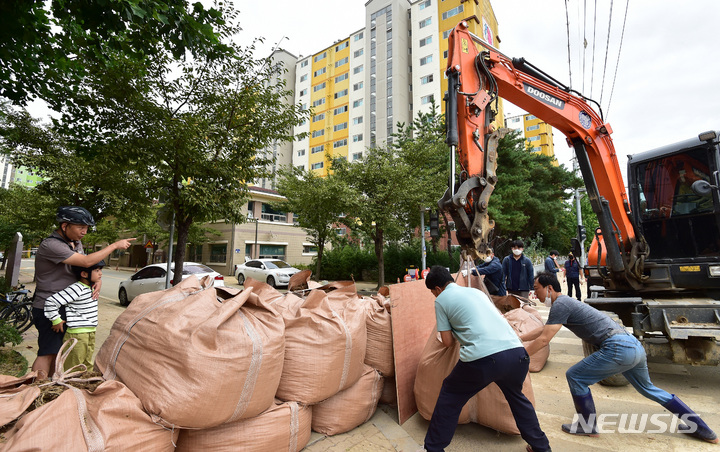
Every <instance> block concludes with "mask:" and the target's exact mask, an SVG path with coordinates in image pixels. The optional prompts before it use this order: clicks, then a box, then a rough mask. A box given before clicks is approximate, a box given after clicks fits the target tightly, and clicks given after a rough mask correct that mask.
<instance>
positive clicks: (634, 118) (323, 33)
mask: <svg viewBox="0 0 720 452" xmlns="http://www.w3.org/2000/svg"><path fill="white" fill-rule="evenodd" d="M435 1H437V0H435ZM203 3H207V4H209V3H211V1H210V0H204V1H203ZM365 3H366V0H342V1H338V0H274V1H273V2H272V4H269V3H264V2H257V1H249V0H236V1H235V8H236V9H237V10H239V13H240V14H239V20H240V25H241V27H242V28H243V31H242V32H241V33H240V36H239V37H238V38H239V42H240V43H242V44H248V43H250V42H252V39H253V38H254V37H260V36H261V37H263V38H265V42H264V44H259V45H258V49H257V52H256V57H262V56H265V55H268V54H269V53H270V52H271V51H272V50H273V49H274V48H275V47H276V46H277V45H278V43H279V46H280V47H282V48H283V49H285V50H287V51H289V52H290V53H292V54H294V55H295V56H297V57H300V56H307V55H311V54H314V53H316V52H318V51H320V50H322V49H323V48H325V47H328V46H329V45H331V44H332V43H333V42H335V41H337V40H340V39H344V38H346V37H347V36H349V35H350V34H351V33H353V32H355V31H357V30H359V29H361V28H363V27H364V26H365ZM596 4H597V12H596V11H595V5H596ZM270 5H271V6H270ZM567 5H568V10H567V15H566V10H565V2H564V1H561V0H545V1H538V0H495V1H494V2H493V9H494V11H495V16H496V18H497V20H498V24H499V25H498V27H499V30H498V35H499V37H500V41H501V43H500V45H499V49H500V50H501V51H502V52H503V53H504V54H506V55H508V56H510V57H524V58H525V59H526V60H528V61H529V62H531V63H532V64H534V65H535V66H536V67H538V68H540V69H542V70H543V71H544V72H546V73H548V74H549V75H551V76H553V77H554V78H555V79H557V80H559V81H560V82H562V83H564V84H566V85H570V86H571V87H572V88H573V89H575V90H577V91H580V92H582V93H584V94H585V95H586V96H588V97H591V98H593V99H595V100H596V101H598V102H600V101H601V105H602V108H603V111H604V113H605V120H606V122H608V123H609V124H610V125H611V127H612V130H613V134H612V138H613V142H614V145H615V150H616V151H617V154H618V159H619V161H620V166H621V170H622V171H623V172H624V171H625V167H626V165H627V158H626V156H627V155H628V154H635V153H638V152H642V151H646V150H650V149H654V148H656V147H660V146H663V145H665V144H671V143H674V142H677V141H682V140H685V139H688V138H692V137H695V136H697V134H698V133H700V132H704V131H707V130H713V129H714V130H718V129H720V115H718V113H716V110H715V108H717V106H720V87H719V86H718V83H717V82H718V81H720V59H719V58H718V57H717V52H716V43H717V42H719V41H720V39H718V37H717V29H718V28H720V26H719V25H720V22H719V21H718V20H719V19H718V18H720V1H718V0H689V1H686V2H682V6H680V5H681V3H680V2H670V1H664V2H660V1H657V0H617V1H616V0H567ZM583 5H586V6H585V8H587V13H586V14H584V13H583V8H584V6H583ZM610 5H612V15H611V14H610V10H611V8H610ZM626 9H627V20H625V12H626ZM273 12H275V13H276V14H271V13H273ZM593 17H596V20H595V21H593ZM568 22H569V26H568ZM609 25H610V26H609ZM623 25H624V27H625V30H624V34H623ZM608 27H609V28H610V30H609V36H610V38H609V39H608ZM568 28H569V31H568ZM568 34H569V40H570V60H571V62H572V66H571V68H572V80H571V79H570V75H569V72H570V71H569V68H568ZM593 35H594V36H595V39H593ZM621 36H622V47H621V45H620V44H621V42H620V38H621ZM583 39H586V40H587V42H588V44H587V48H586V51H585V54H584V55H583V52H582V46H581V45H580V44H581V43H582V42H583ZM593 47H595V52H594V60H595V61H594V68H595V70H594V71H592V70H591V68H593V63H592V60H593ZM606 50H607V52H606ZM606 53H607V56H606ZM618 53H619V59H618ZM583 63H584V66H585V69H584V70H583ZM583 74H584V77H583ZM603 78H604V80H605V83H604V85H603V83H602V81H603ZM583 80H584V82H583ZM591 81H592V84H591ZM571 82H572V83H571ZM613 83H614V88H613ZM505 113H506V115H507V114H520V113H522V111H521V110H519V109H518V108H517V107H514V106H513V105H512V104H510V103H509V102H505ZM38 114H39V113H38V112H36V113H34V115H35V116H38ZM554 143H555V153H556V156H557V158H558V161H560V163H564V164H565V165H566V166H568V167H571V166H572V164H571V163H570V159H571V158H572V151H571V150H570V149H569V148H568V147H567V145H566V144H565V137H564V136H563V135H562V134H561V133H559V132H557V131H556V132H555V134H554Z"/></svg>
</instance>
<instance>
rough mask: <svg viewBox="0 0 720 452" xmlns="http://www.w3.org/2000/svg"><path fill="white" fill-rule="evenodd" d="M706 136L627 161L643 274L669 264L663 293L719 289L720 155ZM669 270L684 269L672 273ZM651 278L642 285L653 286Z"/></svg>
mask: <svg viewBox="0 0 720 452" xmlns="http://www.w3.org/2000/svg"><path fill="white" fill-rule="evenodd" d="M703 135H704V134H703ZM710 136H711V137H713V138H712V139H710V140H701V139H699V138H696V139H691V140H686V141H683V142H680V143H677V144H674V145H669V146H665V147H662V148H659V149H655V150H652V151H648V152H644V153H641V154H637V155H634V156H630V157H629V160H628V187H629V191H630V193H629V195H630V196H629V197H630V202H631V207H632V211H633V216H634V217H635V221H636V224H637V225H638V227H639V228H640V231H641V232H642V234H643V236H644V237H645V240H646V241H647V244H648V247H649V249H650V253H649V256H648V258H647V260H646V271H648V272H649V273H650V274H651V272H652V267H653V266H655V265H661V266H663V265H670V269H671V271H670V281H668V282H669V283H670V284H663V285H664V286H666V287H663V289H673V290H703V289H709V290H713V291H714V289H720V273H719V274H717V276H714V275H713V273H715V272H716V270H715V267H716V266H717V265H720V191H719V190H718V180H717V179H718V174H719V172H718V171H719V170H720V152H719V148H718V142H717V138H716V137H717V134H714V133H712V134H710ZM653 264H655V265H653ZM675 267H677V268H678V269H681V267H682V269H684V270H686V271H677V272H675V271H672V269H673V268H675ZM687 267H690V268H693V269H694V268H703V269H704V270H705V271H697V272H696V271H689V270H688V268H687ZM710 269H713V273H711V272H710ZM718 270H720V268H718ZM652 279H653V278H650V280H649V281H647V284H648V285H650V286H651V287H652V286H657V284H655V283H654V282H653V281H652ZM719 294H720V293H719Z"/></svg>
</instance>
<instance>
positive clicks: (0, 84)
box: [0, 0, 232, 110]
mask: <svg viewBox="0 0 720 452" xmlns="http://www.w3.org/2000/svg"><path fill="white" fill-rule="evenodd" d="M228 10H232V5H230V7H229V9H228ZM228 10H226V11H228ZM224 23H225V18H224V17H223V11H222V10H220V9H215V8H209V9H206V8H205V7H204V6H203V5H202V4H201V3H200V2H196V3H193V4H192V7H190V8H188V3H187V2H186V1H184V0H104V1H85V0H52V1H37V0H35V1H16V0H10V1H4V2H0V61H1V62H2V64H0V71H1V72H0V96H3V97H5V98H7V99H9V100H11V101H13V102H14V103H16V104H21V105H24V104H25V103H26V102H27V101H28V100H30V99H32V98H34V97H40V98H42V99H45V100H46V101H47V102H49V103H50V104H51V106H53V108H54V109H56V110H57V109H59V107H60V106H61V105H62V103H63V102H64V101H65V100H66V99H67V97H68V95H71V94H72V92H73V89H74V87H75V86H76V85H77V84H78V83H80V82H81V81H82V79H83V78H84V77H85V76H86V75H87V72H86V67H85V65H84V60H87V59H91V60H92V61H94V62H95V63H96V64H99V65H100V66H111V65H112V64H113V62H114V57H113V55H112V54H113V53H117V52H119V53H122V54H124V55H126V56H128V57H130V58H132V59H133V60H135V61H143V60H145V59H146V58H148V57H150V56H151V55H152V54H154V53H156V52H161V51H170V52H172V54H173V55H174V56H175V57H176V58H182V57H183V56H184V55H185V53H186V52H187V51H189V52H194V53H198V52H201V51H207V49H213V51H215V52H217V51H225V50H227V47H225V46H221V45H220V41H219V38H220V31H221V30H222V27H223V26H224Z"/></svg>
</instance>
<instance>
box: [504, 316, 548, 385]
mask: <svg viewBox="0 0 720 452" xmlns="http://www.w3.org/2000/svg"><path fill="white" fill-rule="evenodd" d="M504 316H505V318H506V319H507V321H508V322H509V323H510V325H511V326H512V327H513V329H514V330H515V331H516V332H517V333H518V336H522V335H523V334H525V333H529V332H530V331H534V330H536V329H538V328H542V327H543V325H544V324H543V321H542V317H541V316H540V312H538V310H537V309H535V308H534V307H532V306H531V305H529V304H524V305H523V306H522V307H521V308H519V309H513V310H512V311H510V312H507V313H505V314H504ZM549 356H550V344H548V345H546V346H545V347H543V348H541V349H540V350H538V351H537V352H535V353H533V354H532V355H531V356H530V372H540V371H541V370H542V369H543V367H545V363H547V360H548V357H549Z"/></svg>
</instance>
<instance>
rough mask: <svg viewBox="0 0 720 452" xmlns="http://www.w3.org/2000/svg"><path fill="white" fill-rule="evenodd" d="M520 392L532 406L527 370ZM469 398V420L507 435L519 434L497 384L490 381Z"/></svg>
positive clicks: (532, 395)
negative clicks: (470, 403)
mask: <svg viewBox="0 0 720 452" xmlns="http://www.w3.org/2000/svg"><path fill="white" fill-rule="evenodd" d="M522 392H523V394H525V397H527V399H528V400H529V401H530V403H532V405H533V407H534V406H535V393H534V392H533V388H532V381H531V380H530V373H529V372H528V374H527V376H526V377H525V381H524V382H523V387H522ZM470 400H472V401H473V404H472V406H471V407H470V421H471V422H475V423H476V424H480V425H484V426H486V427H490V428H492V429H493V430H497V431H499V432H503V433H507V434H509V435H519V434H520V430H518V428H517V425H516V424H515V418H514V417H513V414H512V411H511V410H510V405H508V403H507V400H505V395H504V394H503V393H502V391H501V390H500V388H499V387H498V385H496V384H495V383H490V384H489V385H487V386H486V387H485V388H484V389H483V390H482V391H480V392H478V393H477V394H476V395H475V397H473V398H472V399H470ZM468 405H469V404H468Z"/></svg>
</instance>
